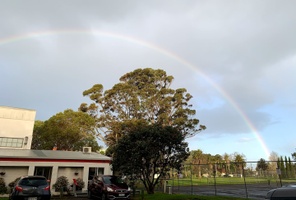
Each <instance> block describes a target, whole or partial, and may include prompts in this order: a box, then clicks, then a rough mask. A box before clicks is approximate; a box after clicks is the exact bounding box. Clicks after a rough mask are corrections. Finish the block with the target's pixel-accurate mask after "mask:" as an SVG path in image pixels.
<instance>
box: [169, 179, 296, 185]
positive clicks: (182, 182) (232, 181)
mask: <svg viewBox="0 0 296 200" xmlns="http://www.w3.org/2000/svg"><path fill="white" fill-rule="evenodd" d="M278 182H279V179H276V178H269V179H267V178H257V177H246V178H245V179H244V178H240V177H227V178H226V177H217V178H216V179H215V178H213V177H211V178H194V179H190V178H182V179H173V180H169V181H168V184H169V185H180V186H191V185H214V184H215V183H216V184H217V185H220V184H221V185H225V184H244V183H246V184H261V183H266V184H276V183H278ZM290 182H295V179H291V180H287V179H286V180H283V183H290Z"/></svg>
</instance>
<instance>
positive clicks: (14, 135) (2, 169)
mask: <svg viewBox="0 0 296 200" xmlns="http://www.w3.org/2000/svg"><path fill="white" fill-rule="evenodd" d="M35 115H36V111H34V110H28V109H20V108H11V107H1V106H0V178H3V179H4V181H5V183H6V185H8V184H9V183H10V182H12V181H14V180H15V179H16V178H18V177H20V176H23V175H43V176H45V177H47V178H48V179H49V180H50V181H51V186H52V185H53V184H54V183H55V182H56V180H57V178H58V177H60V176H66V177H67V178H68V180H69V183H70V184H72V183H73V179H77V178H81V179H83V181H84V182H85V187H84V188H83V189H84V190H85V189H86V187H87V183H88V180H90V179H91V177H92V176H93V175H94V174H112V170H111V168H110V162H111V158H110V157H107V156H104V155H102V154H99V153H96V152H91V148H90V147H84V148H83V149H82V150H81V151H58V150H31V149H30V147H31V142H32V135H33V128H34V121H35ZM52 191H53V193H54V190H52Z"/></svg>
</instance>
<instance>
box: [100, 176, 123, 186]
mask: <svg viewBox="0 0 296 200" xmlns="http://www.w3.org/2000/svg"><path fill="white" fill-rule="evenodd" d="M103 179H104V182H105V183H106V184H119V183H124V181H123V180H122V179H121V178H119V177H116V176H108V177H103Z"/></svg>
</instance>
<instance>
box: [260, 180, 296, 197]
mask: <svg viewBox="0 0 296 200" xmlns="http://www.w3.org/2000/svg"><path fill="white" fill-rule="evenodd" d="M265 199H270V200H273V199H274V200H281V199H282V200H292V199H293V200H295V199H296V185H295V184H290V185H285V186H283V187H280V188H276V189H272V190H270V191H268V193H267V195H266V197H265Z"/></svg>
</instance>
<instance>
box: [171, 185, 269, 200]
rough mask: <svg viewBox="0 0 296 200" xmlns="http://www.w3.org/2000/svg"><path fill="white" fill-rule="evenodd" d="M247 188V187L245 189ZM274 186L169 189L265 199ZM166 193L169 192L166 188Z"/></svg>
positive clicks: (177, 191)
mask: <svg viewBox="0 0 296 200" xmlns="http://www.w3.org/2000/svg"><path fill="white" fill-rule="evenodd" d="M246 188H247V189H246ZM273 188H275V187H272V186H269V185H266V184H253V185H249V184H248V185H247V187H245V185H217V186H216V187H215V186H214V185H207V186H204V185H202V186H193V187H191V186H175V187H173V188H172V189H171V191H172V192H173V193H186V194H196V195H211V196H214V195H218V196H233V197H243V198H249V199H256V200H259V199H265V195H266V194H267V192H268V191H269V190H271V189H273ZM166 192H167V193H168V192H169V190H168V188H167V191H166Z"/></svg>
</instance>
